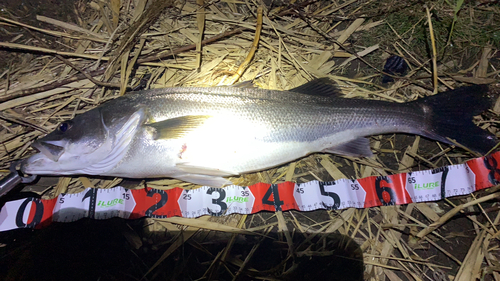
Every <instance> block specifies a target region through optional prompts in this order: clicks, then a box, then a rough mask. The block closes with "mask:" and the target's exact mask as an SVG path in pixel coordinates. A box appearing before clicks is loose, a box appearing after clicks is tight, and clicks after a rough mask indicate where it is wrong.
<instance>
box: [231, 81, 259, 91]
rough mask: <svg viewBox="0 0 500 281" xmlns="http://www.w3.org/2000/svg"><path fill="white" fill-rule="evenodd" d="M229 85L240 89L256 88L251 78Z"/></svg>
mask: <svg viewBox="0 0 500 281" xmlns="http://www.w3.org/2000/svg"><path fill="white" fill-rule="evenodd" d="M230 87H233V88H240V89H254V88H256V87H255V84H254V83H253V81H252V80H246V81H242V82H238V83H236V84H233V85H231V86H230Z"/></svg>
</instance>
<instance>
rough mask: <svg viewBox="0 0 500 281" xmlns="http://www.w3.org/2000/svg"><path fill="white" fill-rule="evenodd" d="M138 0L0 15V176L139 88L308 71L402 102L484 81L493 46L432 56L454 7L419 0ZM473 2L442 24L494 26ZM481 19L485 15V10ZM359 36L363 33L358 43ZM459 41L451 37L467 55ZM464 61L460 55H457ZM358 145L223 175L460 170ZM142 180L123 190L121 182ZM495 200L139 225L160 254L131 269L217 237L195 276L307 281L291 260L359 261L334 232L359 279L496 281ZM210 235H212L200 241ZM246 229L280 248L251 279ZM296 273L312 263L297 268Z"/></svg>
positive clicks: (413, 148)
mask: <svg viewBox="0 0 500 281" xmlns="http://www.w3.org/2000/svg"><path fill="white" fill-rule="evenodd" d="M146 2H147V1H144V0H138V1H118V0H109V1H108V0H106V1H96V2H89V3H85V4H83V3H79V5H76V9H77V13H76V14H77V15H79V17H78V18H77V19H76V24H75V23H69V22H64V21H58V20H54V19H51V18H48V17H42V16H39V17H37V19H38V21H42V22H44V23H46V25H44V26H45V27H44V28H39V27H34V26H30V25H28V24H25V23H23V20H22V19H15V18H14V17H7V16H3V17H0V27H1V26H4V27H5V28H9V29H10V30H12V29H20V28H25V30H29V32H26V33H23V34H22V35H20V36H15V37H13V38H11V40H9V42H0V48H3V49H4V50H9V51H11V52H13V51H21V53H19V54H18V55H17V58H18V59H16V60H15V61H13V62H12V63H10V64H8V65H7V67H6V68H5V69H4V70H3V72H2V73H0V79H1V80H0V102H1V103H0V126H1V127H0V142H1V144H2V145H1V147H0V166H1V167H3V169H4V171H3V172H5V173H6V172H7V168H8V166H9V163H10V162H11V161H13V160H16V159H20V158H24V157H26V156H28V155H30V154H32V153H33V151H32V150H31V148H29V145H30V144H31V142H32V141H33V140H35V139H36V138H38V137H40V136H42V135H44V134H45V133H47V132H50V131H52V130H54V128H55V127H56V126H57V125H58V123H59V122H61V121H63V120H67V119H70V118H72V117H73V116H75V115H76V114H79V113H82V112H85V111H87V110H89V109H91V108H93V107H95V106H97V105H99V104H101V103H103V102H105V101H106V100H109V99H111V98H113V97H115V96H118V95H121V94H123V93H125V91H126V90H127V89H130V88H133V87H134V86H136V85H137V84H139V83H144V84H145V85H146V87H147V88H162V87H171V86H217V85H227V84H232V83H235V82H237V81H240V82H241V81H247V80H253V81H254V83H255V84H256V85H258V86H259V87H261V88H266V89H290V88H293V87H296V86H299V85H301V84H303V83H305V82H307V81H308V80H311V79H313V78H317V77H329V78H331V79H333V80H335V81H336V82H337V83H338V84H339V86H340V88H341V89H342V91H343V93H344V94H345V95H346V97H363V98H370V99H382V100H388V101H394V102H404V101H409V100H414V99H416V98H417V97H420V96H424V95H429V94H432V92H436V91H438V90H439V91H442V90H445V89H449V88H455V87H457V86H459V85H461V83H462V82H466V83H477V84H483V83H498V82H499V79H500V75H499V70H498V68H497V67H500V63H499V61H498V55H499V53H498V52H499V50H498V47H499V45H498V42H499V41H500V39H498V38H494V36H496V35H495V34H498V33H489V34H490V35H491V36H492V38H491V40H487V42H490V43H491V44H484V45H480V46H478V45H474V43H473V42H468V43H469V45H471V48H470V49H464V50H462V51H461V52H460V53H458V52H456V53H453V52H452V53H451V54H448V55H447V56H446V61H439V59H440V55H442V51H443V50H442V49H438V48H439V46H442V43H443V42H441V41H439V40H440V38H441V37H439V33H438V32H439V30H438V31H437V33H438V34H437V36H434V33H433V32H434V28H433V25H432V24H431V22H432V23H434V22H435V21H439V20H441V22H442V21H444V20H443V18H442V17H443V16H445V15H449V17H451V18H453V15H454V13H453V12H452V11H453V8H454V7H452V6H449V5H448V4H447V3H445V2H443V3H441V2H439V3H437V4H435V5H433V4H432V3H427V6H428V7H423V6H419V5H421V4H419V5H416V4H412V3H411V4H408V5H406V4H405V3H403V4H395V3H392V4H394V6H393V7H392V8H391V2H390V1H386V2H384V1H382V2H381V3H380V5H379V6H376V5H375V4H374V2H373V1H340V2H338V1H302V2H295V1H290V2H291V3H280V5H278V6H270V5H269V3H267V2H273V1H264V2H266V3H267V4H268V5H266V3H260V2H258V1H205V2H203V1H200V0H198V1H196V2H195V1H187V2H181V1H176V2H173V1H159V0H157V1H150V2H148V3H146ZM480 2H481V1H480ZM482 2H484V3H479V2H478V4H470V5H469V6H464V7H461V9H462V10H461V13H460V14H458V18H457V20H458V21H457V24H458V25H459V24H460V23H462V22H463V21H465V19H464V18H466V19H467V18H469V19H470V20H471V21H474V22H475V23H476V24H479V25H480V24H481V23H484V24H485V25H486V24H492V23H491V17H493V18H494V17H496V18H497V19H498V17H499V16H500V12H499V8H498V6H495V5H490V4H489V3H487V1H486V2H485V1H482ZM493 2H494V1H493ZM374 5H375V6H374ZM409 9H410V10H411V11H409ZM426 11H427V12H426ZM450 11H451V12H450ZM405 12H409V13H412V17H409V19H413V18H419V19H420V20H415V21H414V22H408V23H407V22H405V23H404V24H410V25H413V28H410V29H408V30H407V31H406V32H404V33H401V32H400V31H398V28H397V27H396V28H394V27H393V25H394V22H388V21H387V19H389V18H390V17H391V16H393V15H394V14H395V13H405ZM261 13H262V14H261ZM487 13H489V15H490V18H488V17H487V16H485V14H487ZM385 14H387V19H386V16H385ZM479 15H481V16H479ZM440 16H441V18H440ZM447 19H448V18H445V20H447ZM478 22H479V23H478ZM493 24H494V23H493ZM401 25H403V24H401ZM382 27H383V28H390V29H389V30H391V33H386V34H383V33H379V31H378V30H379V28H382ZM420 27H423V28H425V29H426V30H427V32H428V36H429V38H430V39H429V41H428V43H429V44H428V45H427V46H426V47H427V48H428V50H430V51H429V52H428V53H422V52H418V51H417V50H415V49H414V47H413V46H414V45H412V44H415V41H416V40H417V39H418V38H419V36H420V35H419V34H417V33H416V30H417V29H418V28H420ZM498 27H499V26H498V25H497V26H496V28H497V30H498ZM457 28H458V27H457V26H455V32H457V31H456V30H457ZM460 32H462V33H466V31H465V30H461V31H460ZM30 33H36V34H46V35H50V37H49V38H50V40H52V41H53V42H56V44H51V46H48V45H47V44H46V43H45V41H44V40H36V38H37V37H35V39H33V38H32V37H30V36H29V35H28V34H30ZM367 34H368V36H369V34H374V35H375V34H377V36H373V37H374V38H371V39H372V40H371V41H369V40H368V39H366V37H367ZM453 36H457V37H458V36H459V35H453ZM452 38H456V37H452ZM461 39H462V37H460V38H459V39H457V40H456V42H455V44H460V45H461V46H468V45H467V42H464V41H463V40H461ZM495 40H496V41H495ZM437 41H438V42H440V44H436V42H437ZM458 41H460V42H458ZM419 44H420V45H422V44H423V45H426V42H424V43H422V42H420V43H419ZM54 46H55V47H54ZM477 50H480V51H477ZM474 52H475V53H474ZM393 53H395V54H399V55H400V56H402V57H404V58H405V59H406V60H407V61H408V62H409V64H410V71H409V72H408V74H407V75H406V76H405V77H403V78H399V79H396V82H395V83H393V84H391V85H390V87H388V88H385V87H382V86H381V85H380V77H381V71H380V70H381V69H382V67H383V65H382V64H381V62H383V60H384V59H385V58H387V57H388V56H389V54H393ZM32 54H34V55H32ZM467 54H469V57H468V59H469V61H468V62H466V61H464V57H466V55H467ZM23 57H25V59H22V58H23ZM441 57H443V56H441ZM457 68H458V69H457ZM352 73H357V74H356V75H351V74H352ZM346 75H347V76H348V77H346ZM499 105H500V103H498V102H497V104H496V105H495V107H494V108H493V109H492V110H491V111H489V112H488V113H486V115H484V116H483V117H478V118H477V121H478V122H479V124H480V126H481V127H482V128H483V129H486V130H489V131H491V132H493V133H497V131H498V129H497V125H496V124H498V122H499V118H498V114H499V113H500V109H499ZM371 140H372V147H373V149H374V150H375V151H376V152H377V156H376V157H374V158H372V159H355V158H352V159H351V158H341V157H337V156H330V155H312V156H309V157H306V158H304V159H300V160H298V161H296V162H293V163H290V164H289V165H286V166H283V167H279V168H275V169H271V170H268V171H263V172H260V173H255V174H249V175H243V176H241V177H239V178H233V179H231V180H232V181H233V182H235V183H236V184H239V185H250V184H254V183H257V182H272V183H275V182H283V181H296V182H305V181H309V180H313V179H317V180H321V181H329V180H336V179H340V178H361V177H367V176H374V175H387V174H391V173H401V172H408V171H412V170H420V169H429V168H433V167H440V166H444V165H450V164H456V163H463V162H464V161H466V160H468V159H470V158H471V157H472V156H471V154H470V153H467V152H465V151H464V150H460V149H451V148H448V147H444V146H443V145H442V144H438V143H435V142H431V141H428V140H424V139H421V138H420V137H410V136H401V135H393V136H375V137H372V139H371ZM120 182H121V179H107V180H102V179H97V178H91V177H88V178H86V177H80V178H78V177H75V178H69V177H63V178H60V179H59V180H58V182H57V183H53V184H52V185H50V184H49V185H46V186H44V187H41V188H38V189H32V190H34V191H37V192H39V193H40V194H43V195H44V196H46V197H54V196H56V195H57V194H59V193H61V192H79V191H81V190H82V189H83V188H84V187H89V186H94V187H98V188H107V187H112V186H114V185H116V184H118V183H120ZM147 184H148V186H151V187H154V188H159V189H169V188H172V187H174V186H179V187H183V188H196V186H194V185H192V184H189V183H183V182H180V181H178V180H172V179H164V180H158V181H154V182H149V183H147ZM142 186H143V185H141V184H135V187H137V188H141V187H142ZM495 192H496V189H491V190H487V191H486V192H481V193H479V194H472V195H470V196H463V197H460V198H453V199H450V200H443V201H441V202H438V203H429V204H426V203H418V204H410V205H406V206H387V207H377V208H371V209H346V210H342V211H317V212H308V213H300V212H285V213H281V212H277V213H275V214H269V213H262V214H254V215H248V216H247V215H231V216H228V217H221V218H211V217H200V218H198V219H184V218H170V219H147V220H146V225H145V227H144V232H143V233H140V234H139V236H141V237H149V236H151V237H153V238H154V239H153V240H154V241H155V242H154V243H158V245H157V246H156V247H157V248H161V249H162V250H163V251H164V252H163V254H162V255H161V257H160V258H159V260H158V261H157V262H156V263H151V264H150V265H149V266H150V269H149V270H148V271H147V272H144V274H145V276H146V278H147V279H148V280H154V279H155V278H160V276H169V275H168V274H166V273H165V274H166V275H162V273H160V272H162V270H163V271H164V270H165V269H162V267H161V266H159V265H161V264H162V262H163V261H164V260H168V259H170V258H173V256H176V257H179V256H178V254H175V253H178V252H179V251H181V248H183V249H187V248H184V247H188V246H189V247H191V248H192V249H196V250H198V251H201V252H205V253H206V252H210V251H211V250H213V249H211V248H210V247H209V246H206V245H205V244H203V243H204V242H206V241H207V239H208V241H210V239H214V240H217V239H220V240H223V241H224V243H225V244H224V246H223V247H222V249H217V250H215V252H212V253H211V255H212V260H211V261H210V262H207V264H206V267H204V268H206V271H205V272H204V273H203V274H201V275H200V276H199V277H201V276H203V277H204V278H205V279H215V278H217V276H219V278H221V280H226V279H234V280H236V279H254V278H257V279H263V280H275V279H276V280H278V279H279V280H282V279H289V280H294V277H295V278H297V276H308V275H300V274H302V273H301V270H302V269H303V267H302V268H301V267H300V264H302V265H304V264H307V260H308V259H309V260H314V261H317V263H319V264H321V263H324V264H325V265H328V263H325V261H324V260H321V259H319V260H318V257H321V256H322V255H323V256H327V257H330V256H332V255H333V256H335V255H336V254H335V253H337V252H338V251H339V249H344V250H346V249H349V251H347V252H348V253H347V254H342V255H343V256H344V258H345V259H346V260H349V259H351V258H354V259H355V258H356V255H357V254H359V253H355V250H352V249H351V248H350V247H351V246H350V244H349V243H350V242H349V241H352V240H348V239H347V240H346V238H345V237H350V238H351V239H353V241H355V242H357V243H358V244H359V245H360V248H361V250H362V252H363V259H364V264H365V267H364V279H365V280H391V281H396V280H464V281H465V280H467V281H468V280H476V279H477V280H500V275H499V274H498V272H497V271H498V254H499V251H498V242H497V240H498V230H497V225H498V221H499V219H500V213H499V212H498V208H497V204H496V203H495V202H493V203H492V199H495V198H496V197H498V196H497V194H498V193H495ZM488 194H489V195H488ZM476 196H477V197H479V198H476ZM483 196H484V197H483ZM457 217H460V219H457ZM457 222H458V224H457ZM214 231H217V232H214ZM159 233H163V234H164V233H169V234H171V235H170V237H171V238H172V240H171V241H169V243H168V246H165V247H166V248H165V247H162V245H163V244H162V243H165V242H163V241H160V240H161V239H159V238H158V235H159ZM242 233H254V234H258V235H257V236H255V237H257V238H252V239H255V240H252V241H253V242H251V243H250V244H251V245H252V247H251V248H250V249H249V250H248V252H246V254H242V255H238V254H236V253H237V252H238V250H235V248H237V247H241V246H237V245H239V244H238V243H239V242H238V239H240V238H241V237H240V236H241V235H243V234H242ZM276 233H277V234H276ZM332 233H335V234H342V235H344V236H342V237H344V238H339V237H340V236H335V237H334V236H332ZM213 235H219V236H220V237H222V238H220V237H219V236H217V237H219V238H217V239H215V238H214V237H213ZM262 235H267V236H271V237H272V239H274V240H273V241H274V242H273V243H274V244H273V245H274V246H276V245H278V248H279V251H281V252H282V253H284V254H283V256H282V257H281V258H282V260H283V263H279V262H278V263H277V264H275V265H273V267H272V268H268V270H267V271H263V270H257V269H256V268H254V267H253V266H256V265H255V264H253V265H252V262H251V259H252V258H262V256H260V257H259V256H257V257H256V256H253V255H254V254H255V253H258V252H259V251H258V249H259V246H260V245H262V243H264V244H265V239H266V238H264V237H265V236H262ZM273 235H276V236H273ZM135 236H137V234H132V235H129V236H128V237H130V239H129V241H136V242H137V239H138V237H135ZM134 239H135V240H134ZM245 239H246V238H245ZM138 241H139V242H137V243H135V244H134V243H133V242H131V243H132V244H134V245H136V246H137V247H136V248H140V247H141V246H142V243H140V239H139V240H138ZM335 241H340V242H335ZM235 245H236V246H235ZM458 248H460V250H456V249H458ZM193 251H194V250H193ZM336 251H337V252H336ZM304 257H307V259H304ZM186 260H189V259H188V258H186ZM191 265H192V266H194V265H193V264H191ZM329 266H331V265H329ZM308 267H312V265H311V264H307V266H306V267H305V268H306V269H307V268H308ZM332 268H333V267H332ZM287 270H288V271H287ZM315 270H317V269H315ZM358 270H359V268H358ZM259 271H260V273H259ZM294 274H297V275H294ZM329 274H335V273H332V272H330V273H329ZM221 276H222V277H221ZM228 276H231V278H229V277H228ZM309 276H310V275H309ZM325 276H329V275H325ZM170 277H171V276H170ZM303 278H307V277H303ZM321 278H326V277H321ZM346 278H348V277H346ZM338 280H347V279H338Z"/></svg>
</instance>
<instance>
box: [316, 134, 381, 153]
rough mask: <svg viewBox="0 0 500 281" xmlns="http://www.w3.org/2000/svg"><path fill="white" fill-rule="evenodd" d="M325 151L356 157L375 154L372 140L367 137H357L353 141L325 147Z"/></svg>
mask: <svg viewBox="0 0 500 281" xmlns="http://www.w3.org/2000/svg"><path fill="white" fill-rule="evenodd" d="M323 152H328V153H333V154H338V155H344V156H354V157H370V156H373V153H372V151H371V149H370V141H369V140H368V139H367V138H357V139H354V140H352V141H349V142H346V143H343V144H340V145H337V146H334V147H329V148H327V149H324V150H323Z"/></svg>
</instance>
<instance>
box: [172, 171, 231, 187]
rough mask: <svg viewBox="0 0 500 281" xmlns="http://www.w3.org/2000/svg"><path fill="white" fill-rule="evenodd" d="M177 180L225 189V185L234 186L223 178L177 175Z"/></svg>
mask: <svg viewBox="0 0 500 281" xmlns="http://www.w3.org/2000/svg"><path fill="white" fill-rule="evenodd" d="M175 178H176V179H180V180H182V181H187V182H190V183H194V184H199V185H203V186H210V187H223V186H225V185H232V184H233V183H232V182H231V181H230V180H228V179H225V178H223V177H217V176H208V175H199V174H182V175H176V176H175Z"/></svg>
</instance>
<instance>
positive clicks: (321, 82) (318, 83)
mask: <svg viewBox="0 0 500 281" xmlns="http://www.w3.org/2000/svg"><path fill="white" fill-rule="evenodd" d="M288 91H290V92H295V93H300V94H306V95H311V96H320V97H334V98H339V97H341V94H342V93H341V91H340V90H339V88H338V87H337V85H336V84H335V83H334V82H333V81H332V80H330V79H329V78H326V77H324V78H319V79H315V80H312V81H310V82H307V83H305V84H303V85H300V86H298V87H296V88H293V89H290V90H288Z"/></svg>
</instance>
